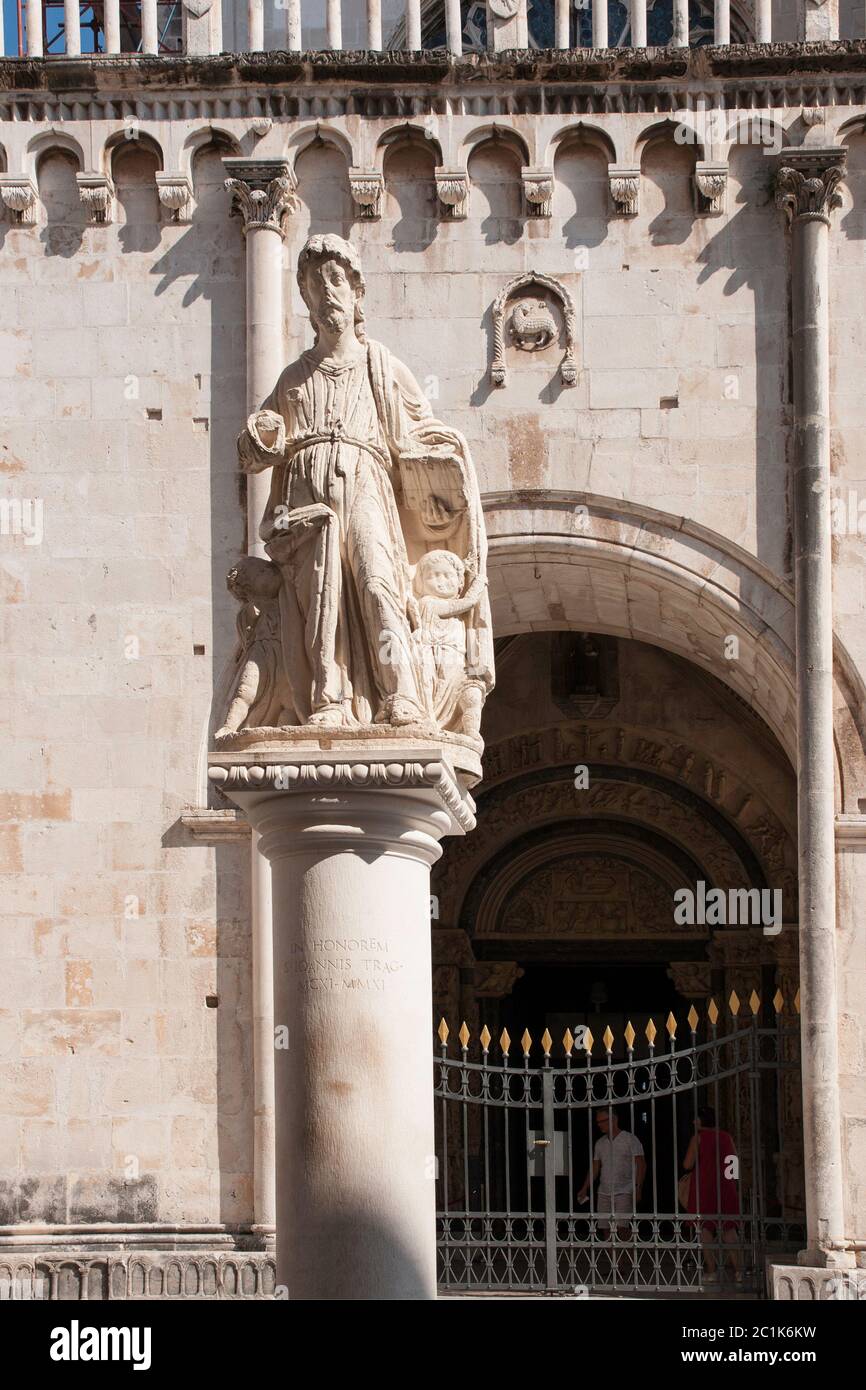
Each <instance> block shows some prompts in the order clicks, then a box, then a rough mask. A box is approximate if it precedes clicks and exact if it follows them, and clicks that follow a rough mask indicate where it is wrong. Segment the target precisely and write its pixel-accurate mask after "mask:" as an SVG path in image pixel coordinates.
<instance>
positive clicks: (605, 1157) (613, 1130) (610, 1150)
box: [578, 1106, 646, 1240]
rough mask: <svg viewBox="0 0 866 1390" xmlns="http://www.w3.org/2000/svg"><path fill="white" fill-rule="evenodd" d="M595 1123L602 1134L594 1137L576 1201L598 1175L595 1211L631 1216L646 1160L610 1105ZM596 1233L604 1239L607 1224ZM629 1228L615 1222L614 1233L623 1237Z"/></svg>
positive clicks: (637, 1198) (644, 1175) (642, 1178)
mask: <svg viewBox="0 0 866 1390" xmlns="http://www.w3.org/2000/svg"><path fill="white" fill-rule="evenodd" d="M595 1119H596V1124H597V1125H598V1127H599V1129H600V1130H601V1136H600V1138H598V1139H597V1140H596V1143H595V1148H594V1150H593V1161H592V1175H591V1176H590V1175H589V1174H587V1178H586V1181H585V1182H584V1184H583V1187H582V1188H581V1189H580V1192H579V1193H578V1200H579V1201H581V1202H582V1201H584V1200H585V1199H586V1196H587V1193H588V1192H589V1188H590V1185H591V1184H592V1183H594V1182H595V1180H596V1178H597V1177H598V1176H599V1174H601V1181H600V1182H599V1184H598V1208H597V1209H598V1212H599V1215H605V1214H606V1213H608V1212H610V1213H611V1214H612V1215H619V1216H630V1215H632V1213H633V1212H634V1211H635V1208H636V1207H637V1203H638V1201H639V1200H640V1195H641V1192H642V1190H643V1183H644V1178H645V1177H646V1159H645V1158H644V1152H643V1144H642V1143H641V1142H640V1140H639V1139H638V1138H637V1137H636V1136H635V1135H634V1134H632V1133H630V1131H629V1130H627V1129H620V1127H619V1120H618V1119H617V1115H616V1111H615V1110H614V1109H613V1107H612V1106H611V1107H609V1108H608V1109H607V1110H597V1111H596V1112H595ZM598 1229H599V1234H600V1235H601V1237H602V1239H607V1235H608V1231H609V1229H610V1228H609V1226H608V1224H607V1223H606V1222H605V1223H603V1224H602V1223H600V1224H599V1228H598ZM627 1233H628V1231H627V1228H626V1227H625V1226H620V1225H617V1236H618V1237H619V1239H620V1240H623V1239H625V1236H626V1235H627Z"/></svg>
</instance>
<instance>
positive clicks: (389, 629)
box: [219, 234, 493, 741]
mask: <svg viewBox="0 0 866 1390" xmlns="http://www.w3.org/2000/svg"><path fill="white" fill-rule="evenodd" d="M298 283H299V285H300V290H301V294H302V296H303V299H304V302H305V304H306V305H307V307H308V309H309V311H310V318H311V320H312V323H313V327H314V329H315V333H316V340H315V345H314V346H313V347H312V348H311V349H310V350H309V351H307V352H304V353H302V354H301V356H300V357H299V358H298V360H297V361H296V362H293V363H291V364H290V365H289V366H288V367H287V368H286V369H285V371H284V372H283V373H282V375H281V377H280V379H279V381H278V382H277V384H276V386H275V387H274V390H273V391H272V392H271V394H270V396H269V397H268V399H267V400H266V401H265V402H264V405H263V406H262V408H261V410H259V411H257V412H256V413H255V414H253V415H252V416H251V417H250V419H249V421H248V422H247V426H246V428H245V429H244V430H243V431H242V433H241V435H240V438H239V440H238V452H239V455H240V459H241V464H242V466H243V468H244V469H245V470H246V471H248V472H259V471H260V470H262V469H265V468H271V469H272V470H273V473H272V479H271V491H270V498H269V501H268V505H267V507H266V510H265V515H264V518H263V520H262V522H261V526H260V528H259V534H260V536H261V538H262V540H263V541H264V542H265V548H266V550H267V553H268V555H270V557H271V560H272V562H273V566H272V567H270V568H273V569H275V570H276V571H278V572H279V575H280V576H281V583H280V584H278V585H277V584H275V581H274V580H273V577H272V576H270V577H268V579H267V581H266V580H265V575H264V571H261V570H255V571H253V572H251V573H250V575H249V577H248V580H247V584H246V588H247V590H248V591H249V592H250V593H252V594H253V595H254V594H255V592H258V591H256V590H254V589H253V587H252V586H253V582H255V583H256V584H258V585H262V586H264V588H266V589H267V593H268V598H267V601H266V602H267V603H273V602H274V601H276V602H278V604H279V617H280V622H279V641H280V645H281V663H282V670H281V672H280V676H279V679H277V678H276V677H275V676H274V674H273V672H271V670H270V664H269V663H270V657H269V658H268V662H267V663H265V665H267V676H266V678H265V677H263V675H262V665H263V658H262V654H261V649H260V650H259V652H258V653H257V654H255V655H254V654H253V653H254V652H255V648H256V646H257V645H259V646H260V648H261V644H260V641H259V638H258V625H259V624H261V623H262V621H263V619H264V618H265V608H264V607H260V614H261V616H259V617H258V619H257V624H256V629H257V630H256V639H255V641H254V642H253V645H252V647H251V649H250V655H249V658H248V663H247V665H248V668H249V669H248V670H247V674H246V676H245V677H244V678H243V679H241V681H240V683H239V685H238V688H237V689H236V692H235V696H234V700H233V703H232V707H231V711H230V713H229V715H228V717H227V718H226V721H225V723H224V726H223V728H222V729H221V730H220V731H219V734H220V735H224V734H226V733H231V732H233V731H234V730H235V729H240V728H242V727H254V726H256V725H257V723H258V720H259V718H260V716H261V715H262V713H263V712H264V710H265V706H266V705H267V714H268V717H269V718H273V717H274V712H275V710H276V707H277V704H278V703H282V704H283V706H284V708H283V710H282V713H281V716H280V718H281V722H282V723H283V724H284V725H286V724H287V725H289V726H292V725H295V726H303V725H314V726H318V727H326V728H329V729H331V728H333V729H335V730H336V729H341V728H342V729H352V728H363V727H365V726H370V725H375V724H379V725H382V724H387V725H392V726H406V727H409V726H412V725H416V726H422V727H423V728H424V730H425V732H426V733H428V734H429V733H430V732H431V729H432V730H435V731H438V732H451V733H463V734H465V735H467V736H469V737H470V738H471V739H474V740H476V741H477V737H478V729H479V723H480V717H481V708H482V705H483V702H484V698H485V696H486V694H487V692H488V691H489V690H490V689H491V688H492V685H493V644H492V632H491V625H490V610H489V604H488V599H487V576H486V554H487V546H486V536H485V531H484V521H483V517H482V513H481V503H480V499H479V494H478V485H477V481H476V477H475V471H474V468H473V465H472V460H471V458H470V454H469V449H468V447H467V444H466V441H465V440H464V439H463V437H462V435H460V434H459V433H458V432H457V431H456V430H452V429H449V428H448V427H447V426H446V425H443V424H441V423H440V421H438V420H436V419H435V418H434V417H433V415H432V412H431V410H430V406H429V403H428V402H427V400H426V398H425V397H424V396H423V395H422V393H421V390H420V388H419V387H418V385H417V383H416V382H415V380H414V378H413V376H412V374H411V373H410V372H409V371H408V370H407V368H406V367H404V366H403V364H402V363H401V362H399V361H397V359H396V358H394V357H392V356H391V354H390V353H389V352H388V350H387V349H386V348H384V347H383V346H382V345H381V344H379V343H375V342H368V341H367V339H366V336H365V333H364V326H363V312H362V299H363V295H364V277H363V273H362V270H361V263H360V260H359V258H358V255H357V252H356V251H355V249H354V247H352V246H351V245H350V244H349V243H348V242H346V241H344V240H343V239H342V238H341V237H338V236H335V235H331V234H328V235H324V236H314V237H311V238H310V240H309V241H308V242H307V244H306V245H305V247H304V248H303V250H302V251H301V254H300V257H299V259H298ZM259 563H260V564H266V562H259ZM248 564H249V562H248ZM240 568H241V567H239V570H240ZM256 602H257V603H258V599H256ZM267 621H269V620H267ZM270 640H271V639H270V636H268V638H267V639H262V641H267V642H270ZM253 666H255V667H256V669H257V670H258V672H259V674H258V675H255V676H254V675H253V672H252V667H253ZM245 669H246V668H245ZM262 682H264V684H262ZM254 688H255V689H254ZM253 691H254V693H253ZM244 707H246V708H244Z"/></svg>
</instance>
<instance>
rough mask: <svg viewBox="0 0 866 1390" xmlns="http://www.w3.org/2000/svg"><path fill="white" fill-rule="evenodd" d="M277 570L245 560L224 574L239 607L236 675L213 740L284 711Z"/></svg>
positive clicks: (274, 720)
mask: <svg viewBox="0 0 866 1390" xmlns="http://www.w3.org/2000/svg"><path fill="white" fill-rule="evenodd" d="M281 582H282V579H281V575H280V571H279V568H278V567H277V566H276V565H273V564H271V562H270V561H269V560H260V559H258V558H257V557H255V556H247V557H246V558H245V559H243V560H240V561H239V562H238V563H237V564H236V565H235V566H234V568H233V569H231V570H229V572H228V575H227V576H226V585H227V586H228V589H229V592H230V593H231V594H232V595H233V596H234V597H235V598H236V599H237V600H238V602H239V603H240V604H241V605H242V607H241V610H240V612H239V613H238V620H237V628H238V637H239V639H240V656H239V671H238V675H237V678H236V680H235V685H234V690H233V694H232V699H231V703H230V705H229V711H228V714H227V715H226V720H225V723H224V724H223V726H222V728H221V729H217V731H216V737H217V738H220V737H222V736H223V735H224V734H234V733H237V731H238V730H239V729H240V728H241V726H242V725H243V724H249V726H250V727H252V728H258V727H261V726H268V727H270V726H274V725H278V724H279V723H280V722H281V715H282V710H283V692H282V684H283V681H282V676H281V671H282V655H281V647H280V603H279V592H280V584H281Z"/></svg>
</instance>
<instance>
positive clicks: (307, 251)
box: [298, 232, 366, 342]
mask: <svg viewBox="0 0 866 1390" xmlns="http://www.w3.org/2000/svg"><path fill="white" fill-rule="evenodd" d="M298 285H299V287H300V290H301V296H302V298H303V301H304V303H305V304H306V306H307V308H308V309H309V311H310V318H311V319H312V321H313V327H314V328H315V330H316V337H317V338H318V336H319V333H320V332H321V330H322V328H323V327H324V328H326V329H327V330H328V331H329V332H330V333H338V332H341V331H343V330H344V329H345V328H346V327H348V325H349V324H352V323H354V325H355V332H356V333H357V335H358V337H359V338H360V339H361V341H362V342H363V341H364V330H363V322H364V311H363V308H362V304H361V301H362V300H363V297H364V290H365V288H366V287H365V285H364V273H363V271H362V270H361V259H360V257H359V255H358V253H357V251H356V250H355V248H354V246H351V245H350V244H349V242H348V241H344V240H343V238H342V237H341V236H337V235H336V234H335V233H333V232H326V233H325V234H324V235H320V236H311V237H310V239H309V241H308V242H307V244H306V245H305V246H304V248H303V250H302V251H301V254H300V256H299V257H298Z"/></svg>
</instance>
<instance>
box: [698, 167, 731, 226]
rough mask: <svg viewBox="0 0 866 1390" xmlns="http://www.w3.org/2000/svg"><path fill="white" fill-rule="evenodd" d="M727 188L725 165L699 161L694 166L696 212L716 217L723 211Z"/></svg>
mask: <svg viewBox="0 0 866 1390" xmlns="http://www.w3.org/2000/svg"><path fill="white" fill-rule="evenodd" d="M727 186H728V166H727V164H711V163H710V162H709V161H708V160H705V159H699V160H698V162H697V164H696V165H695V203H696V206H697V211H698V212H699V213H703V214H704V215H705V216H710V217H716V216H718V215H719V213H722V212H724V210H725V190H726V189H727Z"/></svg>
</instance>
